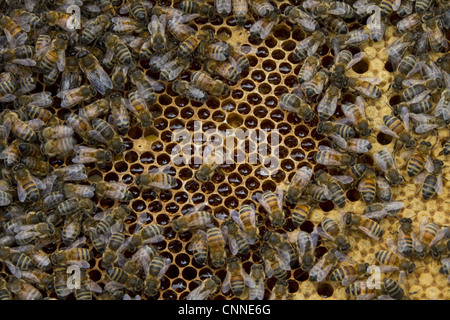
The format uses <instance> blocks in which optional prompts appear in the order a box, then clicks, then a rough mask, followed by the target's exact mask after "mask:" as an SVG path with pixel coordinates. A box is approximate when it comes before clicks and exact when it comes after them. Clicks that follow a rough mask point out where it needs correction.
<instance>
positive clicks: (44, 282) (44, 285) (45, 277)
mask: <svg viewBox="0 0 450 320" xmlns="http://www.w3.org/2000/svg"><path fill="white" fill-rule="evenodd" d="M17 278H19V279H24V280H26V281H27V282H29V283H30V284H32V285H34V286H36V287H37V288H39V289H41V290H44V291H47V290H52V289H53V277H52V276H51V275H50V274H48V273H47V272H45V271H43V270H40V269H33V270H29V271H21V272H20V273H19V274H17Z"/></svg>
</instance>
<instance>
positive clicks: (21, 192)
mask: <svg viewBox="0 0 450 320" xmlns="http://www.w3.org/2000/svg"><path fill="white" fill-rule="evenodd" d="M17 197H18V199H19V201H20V202H24V201H25V199H26V198H27V193H26V192H25V190H24V189H23V187H22V185H21V184H20V183H18V184H17Z"/></svg>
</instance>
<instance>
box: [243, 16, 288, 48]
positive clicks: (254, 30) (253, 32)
mask: <svg viewBox="0 0 450 320" xmlns="http://www.w3.org/2000/svg"><path fill="white" fill-rule="evenodd" d="M279 16H280V10H279V9H275V10H274V11H271V12H270V13H269V14H268V15H267V16H265V17H264V18H262V19H259V20H258V21H256V22H255V23H254V24H252V26H251V27H250V30H249V31H250V35H249V39H258V38H259V39H261V40H264V39H266V38H267V37H268V36H269V34H270V32H271V31H272V29H273V27H274V26H275V25H276V24H277V23H278V21H279ZM243 20H244V21H243V23H245V19H244V18H243Z"/></svg>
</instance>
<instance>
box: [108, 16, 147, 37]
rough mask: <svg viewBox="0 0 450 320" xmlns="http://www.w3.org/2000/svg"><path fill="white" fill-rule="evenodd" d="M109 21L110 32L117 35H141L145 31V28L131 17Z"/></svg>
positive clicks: (115, 18)
mask: <svg viewBox="0 0 450 320" xmlns="http://www.w3.org/2000/svg"><path fill="white" fill-rule="evenodd" d="M110 21H111V22H112V26H111V30H112V31H114V32H116V33H118V34H131V33H134V32H135V33H142V32H143V31H144V30H145V26H144V25H143V24H142V23H140V22H139V21H136V20H135V19H133V18H132V17H112V18H110Z"/></svg>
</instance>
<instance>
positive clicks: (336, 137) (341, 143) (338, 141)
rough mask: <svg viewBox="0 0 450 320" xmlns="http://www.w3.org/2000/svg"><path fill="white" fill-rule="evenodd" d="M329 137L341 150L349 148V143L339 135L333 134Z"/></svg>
mask: <svg viewBox="0 0 450 320" xmlns="http://www.w3.org/2000/svg"><path fill="white" fill-rule="evenodd" d="M329 137H330V138H331V139H332V140H333V142H334V143H336V144H337V145H338V146H339V147H340V148H342V149H346V148H347V141H346V140H345V139H344V138H342V137H341V136H340V135H338V134H337V133H334V132H333V133H332V134H330V135H329Z"/></svg>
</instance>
